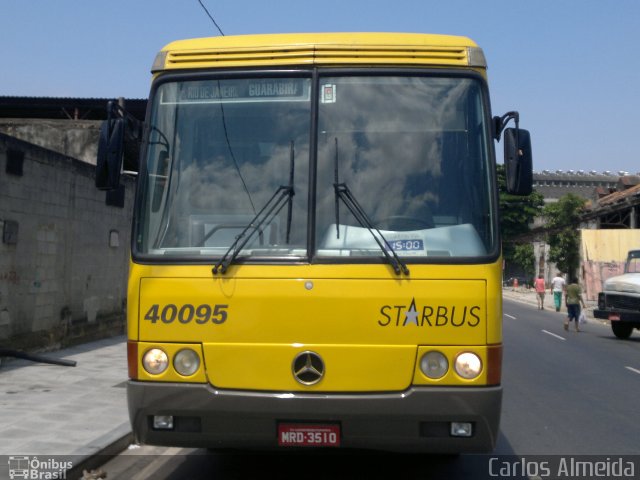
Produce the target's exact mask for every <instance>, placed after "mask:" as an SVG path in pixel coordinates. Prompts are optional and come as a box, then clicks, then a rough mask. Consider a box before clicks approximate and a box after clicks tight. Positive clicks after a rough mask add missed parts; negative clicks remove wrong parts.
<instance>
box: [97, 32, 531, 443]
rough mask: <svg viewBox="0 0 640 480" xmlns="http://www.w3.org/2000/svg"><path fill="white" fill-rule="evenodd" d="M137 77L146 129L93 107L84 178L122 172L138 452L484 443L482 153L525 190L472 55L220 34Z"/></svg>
mask: <svg viewBox="0 0 640 480" xmlns="http://www.w3.org/2000/svg"><path fill="white" fill-rule="evenodd" d="M152 72H153V83H152V87H151V93H150V96H149V102H148V111H147V118H146V121H145V123H144V125H142V126H140V125H135V122H133V120H132V119H131V118H130V116H128V114H127V113H126V111H125V109H123V108H122V106H117V105H112V106H111V107H110V117H109V120H107V122H105V124H104V125H103V129H102V132H101V145H100V150H99V154H98V167H97V176H96V184H97V186H98V187H99V188H103V189H109V188H115V187H117V186H118V182H119V174H120V173H121V170H122V169H123V168H124V169H125V170H136V171H138V179H137V195H136V202H135V212H134V225H133V234H132V237H133V238H132V245H131V264H130V272H129V287H128V304H127V317H128V327H127V329H128V361H129V376H130V380H129V382H128V387H127V392H128V403H129V410H130V418H131V423H132V426H133V431H134V433H135V437H136V439H137V440H138V441H139V442H142V443H147V444H154V445H171V446H185V447H209V448H242V449H271V448H274V449H277V448H280V449H288V448H291V449H296V448H301V447H326V448H331V447H333V448H336V447H338V448H365V449H374V450H387V451H406V452H480V451H490V450H491V449H492V448H493V447H494V445H495V442H496V438H497V436H498V429H499V419H500V408H501V396H502V387H501V359H502V327H501V317H502V297H501V274H502V272H501V270H502V260H501V249H500V238H499V231H498V187H497V181H496V173H495V169H496V167H495V151H494V140H499V139H500V137H501V134H504V139H503V140H504V148H505V155H506V157H505V164H506V167H507V168H506V170H507V183H508V188H509V191H511V192H512V193H515V194H527V193H529V192H530V191H531V147H530V141H529V135H528V132H527V131H526V130H521V129H520V128H519V126H518V114H517V112H509V113H507V114H505V115H504V116H502V117H492V116H491V113H490V103H489V94H488V89H487V80H486V65H485V58H484V55H483V52H482V50H481V49H480V48H479V47H478V46H477V45H476V44H475V43H474V42H472V41H471V40H469V39H467V38H464V37H455V36H440V35H426V34H397V33H331V34H278V35H247V36H227V37H217V38H202V39H193V40H184V41H177V42H174V43H171V44H169V45H167V46H166V47H165V48H163V49H162V50H161V51H160V53H159V54H158V56H157V58H156V60H155V62H154V64H153V67H152ZM512 119H513V120H515V128H505V126H506V124H507V123H508V122H509V121H510V120H512ZM137 142H139V144H140V146H141V149H140V154H139V157H137V156H136V155H137V154H136V153H135V152H136V145H137ZM132 145H133V147H132ZM132 152H133V153H132ZM123 158H124V167H123V165H122V163H123ZM138 158H139V161H138Z"/></svg>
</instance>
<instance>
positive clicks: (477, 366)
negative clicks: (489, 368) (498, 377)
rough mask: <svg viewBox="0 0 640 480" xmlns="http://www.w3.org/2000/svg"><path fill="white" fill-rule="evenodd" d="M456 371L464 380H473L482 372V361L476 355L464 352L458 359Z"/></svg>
mask: <svg viewBox="0 0 640 480" xmlns="http://www.w3.org/2000/svg"><path fill="white" fill-rule="evenodd" d="M455 369H456V373H457V374H458V375H460V376H461V377H462V378H466V379H467V380H471V379H473V378H476V377H477V376H478V375H480V373H481V372H482V360H480V357H478V355H476V354H475V353H471V352H464V353H461V354H460V355H458V356H457V357H456V363H455Z"/></svg>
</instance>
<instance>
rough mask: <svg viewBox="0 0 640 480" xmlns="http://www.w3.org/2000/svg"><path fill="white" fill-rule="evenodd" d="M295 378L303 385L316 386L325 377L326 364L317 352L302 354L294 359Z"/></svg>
mask: <svg viewBox="0 0 640 480" xmlns="http://www.w3.org/2000/svg"><path fill="white" fill-rule="evenodd" d="M292 370H293V377H294V378H295V379H296V380H297V381H298V382H300V383H301V384H303V385H315V384H316V383H318V382H319V381H320V380H322V377H323V376H324V362H323V361H322V358H320V355H318V354H317V353H315V352H308V351H307V352H301V353H299V354H298V355H296V358H294V359H293V365H292Z"/></svg>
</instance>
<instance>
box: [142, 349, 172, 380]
mask: <svg viewBox="0 0 640 480" xmlns="http://www.w3.org/2000/svg"><path fill="white" fill-rule="evenodd" d="M142 366H143V367H144V369H145V370H146V371H147V372H149V373H150V374H151V375H158V374H160V373H162V372H164V371H165V370H166V369H167V367H168V366H169V357H167V354H166V353H164V352H163V351H162V350H160V349H159V348H152V349H151V350H149V351H148V352H147V353H145V354H144V357H142Z"/></svg>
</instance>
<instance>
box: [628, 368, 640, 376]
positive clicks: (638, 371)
mask: <svg viewBox="0 0 640 480" xmlns="http://www.w3.org/2000/svg"><path fill="white" fill-rule="evenodd" d="M624 368H626V369H627V370H631V371H632V372H634V373H637V374H638V375H640V370H638V369H637V368H633V367H624Z"/></svg>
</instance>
